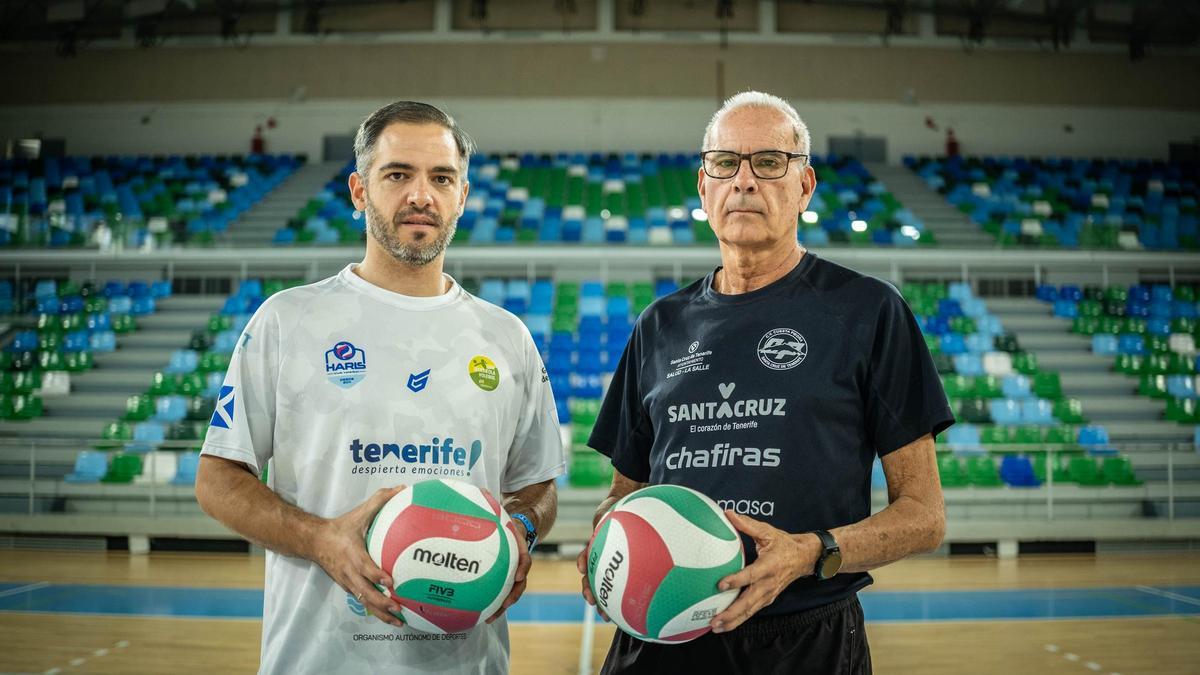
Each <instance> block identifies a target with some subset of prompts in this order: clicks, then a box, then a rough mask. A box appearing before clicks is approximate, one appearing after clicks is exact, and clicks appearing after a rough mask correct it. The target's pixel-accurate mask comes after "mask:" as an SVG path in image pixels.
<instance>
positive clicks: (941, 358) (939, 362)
mask: <svg viewBox="0 0 1200 675" xmlns="http://www.w3.org/2000/svg"><path fill="white" fill-rule="evenodd" d="M932 356H933V366H934V367H935V368H937V371H938V374H940V375H947V374H951V373H953V372H954V357H952V356H950V355H949V354H943V353H941V352H938V353H936V354H932Z"/></svg>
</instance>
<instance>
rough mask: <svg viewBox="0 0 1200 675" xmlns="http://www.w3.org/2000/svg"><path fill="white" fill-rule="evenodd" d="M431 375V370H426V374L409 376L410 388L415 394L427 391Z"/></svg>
mask: <svg viewBox="0 0 1200 675" xmlns="http://www.w3.org/2000/svg"><path fill="white" fill-rule="evenodd" d="M429 373H430V369H426V370H425V371H424V372H420V373H411V374H409V376H408V388H409V389H410V390H412V392H413V393H414V394H415V393H417V392H420V391H423V390H424V389H425V385H427V384H429Z"/></svg>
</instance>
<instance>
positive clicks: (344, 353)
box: [325, 340, 367, 389]
mask: <svg viewBox="0 0 1200 675" xmlns="http://www.w3.org/2000/svg"><path fill="white" fill-rule="evenodd" d="M366 376H367V352H366V351H364V350H362V349H359V348H358V347H355V346H354V345H353V344H351V343H349V342H347V341H345V340H341V341H338V342H337V343H335V344H334V345H333V347H331V348H330V349H329V350H328V351H326V352H325V377H326V378H327V379H328V380H329V381H330V382H332V383H333V384H336V385H337V386H339V387H341V388H343V389H349V388H350V387H353V386H354V385H356V384H358V383H359V382H362V380H363V378H364V377H366Z"/></svg>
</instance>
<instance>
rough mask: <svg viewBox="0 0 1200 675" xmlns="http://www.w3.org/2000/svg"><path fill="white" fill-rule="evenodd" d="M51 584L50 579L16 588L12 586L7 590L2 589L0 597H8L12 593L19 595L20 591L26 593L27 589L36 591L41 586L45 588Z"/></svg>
mask: <svg viewBox="0 0 1200 675" xmlns="http://www.w3.org/2000/svg"><path fill="white" fill-rule="evenodd" d="M49 585H50V582H49V581H39V582H37V583H36V584H25V585H24V586H17V587H16V588H10V589H8V590H7V591H0V598H7V597H8V596H10V595H17V594H19V593H24V592H26V591H36V590H38V589H40V588H45V587H47V586H49Z"/></svg>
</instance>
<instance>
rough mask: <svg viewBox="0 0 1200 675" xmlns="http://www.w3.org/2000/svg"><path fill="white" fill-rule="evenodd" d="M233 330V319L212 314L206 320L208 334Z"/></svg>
mask: <svg viewBox="0 0 1200 675" xmlns="http://www.w3.org/2000/svg"><path fill="white" fill-rule="evenodd" d="M230 328H233V317H231V316H226V315H224V314H213V315H212V316H211V317H209V318H208V332H210V333H220V332H221V331H223V330H229V329H230Z"/></svg>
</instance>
